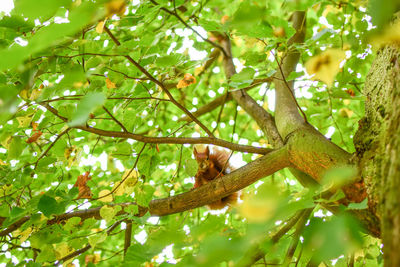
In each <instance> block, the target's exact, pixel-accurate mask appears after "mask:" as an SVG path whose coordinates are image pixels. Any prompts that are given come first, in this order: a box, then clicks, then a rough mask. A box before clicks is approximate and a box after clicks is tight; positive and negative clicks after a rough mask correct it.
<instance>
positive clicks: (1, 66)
mask: <svg viewBox="0 0 400 267" xmlns="http://www.w3.org/2000/svg"><path fill="white" fill-rule="evenodd" d="M25 1H30V0H25ZM48 1H49V2H50V0H48ZM30 2H32V1H30ZM53 2H54V1H53ZM32 3H33V2H32ZM35 5H36V8H35V10H37V8H39V7H40V8H41V9H45V8H43V7H42V6H40V5H37V4H36V2H35ZM97 12H98V9H97V6H96V5H94V4H93V3H90V2H84V3H82V4H81V5H79V6H78V7H76V8H73V9H71V10H70V13H69V16H68V19H69V21H70V22H69V23H61V24H57V23H54V24H51V25H49V26H46V27H43V28H42V29H40V30H39V31H38V32H36V33H35V35H33V37H32V38H30V39H28V45H27V46H20V45H18V44H16V45H13V46H12V47H10V48H6V49H2V50H0V58H1V59H2V60H1V61H0V71H1V70H6V69H12V68H14V67H16V66H18V65H19V64H20V63H22V61H23V60H25V59H27V58H28V57H30V56H31V55H32V54H34V53H37V52H39V51H42V50H43V49H46V48H48V47H50V46H53V45H56V44H58V43H60V42H61V41H63V40H64V38H65V37H66V36H68V35H72V34H75V33H76V32H77V31H79V30H80V29H81V28H82V27H84V26H85V25H87V24H88V23H89V22H90V21H93V20H95V19H96V17H97V15H96V13H97Z"/></svg>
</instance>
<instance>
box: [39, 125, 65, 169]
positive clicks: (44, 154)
mask: <svg viewBox="0 0 400 267" xmlns="http://www.w3.org/2000/svg"><path fill="white" fill-rule="evenodd" d="M69 130H71V128H67V129H65V130H64V131H62V132H61V133H60V134H59V135H58V136H57V138H56V139H55V140H54V142H52V143H51V144H50V145H49V147H48V148H47V149H46V150H45V151H44V152H43V153H42V154H41V155H40V157H39V158H38V159H37V160H36V163H35V169H36V167H37V165H38V163H39V161H40V160H41V159H42V158H43V157H44V156H46V154H47V153H48V152H49V151H50V149H51V148H52V147H53V146H54V145H55V144H56V143H57V141H58V140H59V139H60V138H61V137H62V136H63V135H64V134H66V133H68V131H69Z"/></svg>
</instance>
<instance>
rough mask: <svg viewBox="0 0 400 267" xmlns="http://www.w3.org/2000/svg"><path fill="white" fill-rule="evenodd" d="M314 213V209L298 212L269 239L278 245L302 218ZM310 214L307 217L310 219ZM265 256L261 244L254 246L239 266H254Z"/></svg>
mask: <svg viewBox="0 0 400 267" xmlns="http://www.w3.org/2000/svg"><path fill="white" fill-rule="evenodd" d="M310 210H311V211H312V209H304V210H301V211H298V212H297V213H296V214H295V215H293V217H291V218H290V219H289V220H288V221H287V222H286V223H285V224H284V225H283V226H282V227H281V228H280V229H279V230H278V231H277V232H275V233H274V234H272V235H270V236H269V237H268V239H269V240H271V242H272V243H277V242H278V241H279V240H280V239H281V238H282V237H283V236H284V235H285V234H286V233H287V232H289V231H290V229H292V228H293V227H294V226H295V225H296V224H297V223H298V222H299V220H301V219H302V218H304V217H306V215H307V214H308V213H309V212H310ZM308 216H309V214H308V215H307V218H308ZM264 255H265V252H264V251H263V250H262V249H261V247H260V243H257V244H256V245H254V246H252V247H251V248H250V249H249V250H248V251H247V253H246V254H245V256H243V258H242V260H241V261H240V262H239V263H238V264H237V266H240V267H245V266H246V267H247V266H249V267H250V266H253V265H254V264H255V263H256V262H257V261H259V260H260V259H262V258H263V257H264Z"/></svg>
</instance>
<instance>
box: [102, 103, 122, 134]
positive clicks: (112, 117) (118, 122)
mask: <svg viewBox="0 0 400 267" xmlns="http://www.w3.org/2000/svg"><path fill="white" fill-rule="evenodd" d="M103 109H104V110H105V111H106V112H107V114H108V115H109V116H110V117H111V119H113V121H115V122H116V123H117V124H118V125H119V126H121V128H122V130H123V131H124V132H128V130H127V129H126V128H125V126H124V125H123V124H122V123H121V122H120V121H119V120H117V118H115V117H114V116H113V115H112V114H111V112H110V111H109V110H108V109H107V108H106V107H105V106H103Z"/></svg>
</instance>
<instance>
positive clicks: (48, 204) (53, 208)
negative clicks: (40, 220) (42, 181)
mask: <svg viewBox="0 0 400 267" xmlns="http://www.w3.org/2000/svg"><path fill="white" fill-rule="evenodd" d="M37 208H38V210H39V211H41V212H43V214H44V216H46V217H49V216H50V215H52V214H57V213H59V211H60V208H59V204H58V203H57V201H56V200H55V199H54V198H52V197H50V196H48V195H43V196H42V197H41V198H40V200H39V203H38V207H37Z"/></svg>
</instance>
